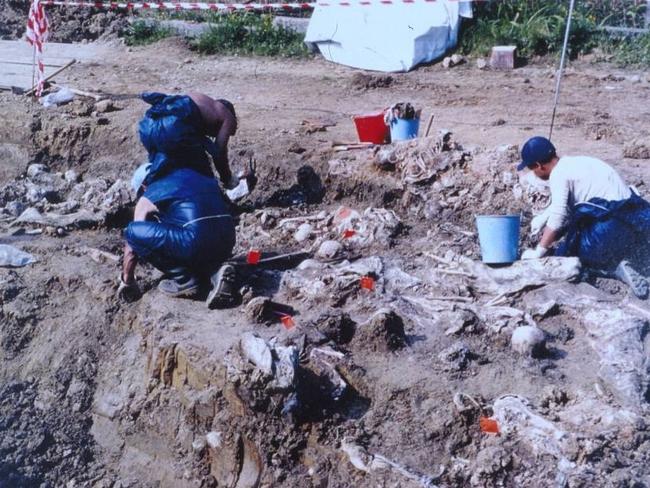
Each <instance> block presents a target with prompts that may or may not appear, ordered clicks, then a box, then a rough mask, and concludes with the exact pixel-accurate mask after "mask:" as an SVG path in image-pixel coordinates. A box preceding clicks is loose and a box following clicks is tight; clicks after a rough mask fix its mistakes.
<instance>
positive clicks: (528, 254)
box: [521, 244, 548, 259]
mask: <svg viewBox="0 0 650 488" xmlns="http://www.w3.org/2000/svg"><path fill="white" fill-rule="evenodd" d="M547 254H548V248H547V247H544V246H542V245H541V244H537V247H536V248H535V249H526V250H525V251H524V252H523V253H521V259H539V258H543V257H544V256H546V255H547Z"/></svg>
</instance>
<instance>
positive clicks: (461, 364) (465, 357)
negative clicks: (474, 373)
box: [438, 342, 472, 371]
mask: <svg viewBox="0 0 650 488" xmlns="http://www.w3.org/2000/svg"><path fill="white" fill-rule="evenodd" d="M438 359H439V360H440V361H441V362H442V363H443V364H444V366H445V368H446V369H449V370H452V371H462V370H464V369H465V368H466V367H467V365H468V364H469V362H470V361H471V360H472V352H471V351H470V349H469V347H467V344H465V343H464V342H456V343H454V344H452V345H451V346H449V347H448V348H447V349H444V350H443V351H441V352H440V354H438Z"/></svg>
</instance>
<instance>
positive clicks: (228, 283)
mask: <svg viewBox="0 0 650 488" xmlns="http://www.w3.org/2000/svg"><path fill="white" fill-rule="evenodd" d="M210 283H211V284H212V290H210V293H208V298H207V300H206V301H205V303H206V305H207V306H208V308H225V307H232V306H233V305H235V304H236V303H237V301H238V299H239V290H238V288H237V270H236V269H235V267H234V266H233V265H232V264H224V265H222V266H221V268H219V271H217V272H216V273H215V274H213V275H212V276H211V277H210Z"/></svg>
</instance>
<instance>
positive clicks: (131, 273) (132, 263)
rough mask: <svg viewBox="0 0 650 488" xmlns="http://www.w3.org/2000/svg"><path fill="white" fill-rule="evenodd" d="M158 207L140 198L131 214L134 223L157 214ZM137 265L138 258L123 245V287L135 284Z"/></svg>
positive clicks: (129, 247) (126, 245)
mask: <svg viewBox="0 0 650 488" xmlns="http://www.w3.org/2000/svg"><path fill="white" fill-rule="evenodd" d="M157 211H158V207H156V205H155V204H154V203H152V202H151V200H149V199H148V198H146V197H140V199H139V200H138V203H136V205H135V211H134V213H133V221H134V222H143V221H145V220H147V216H148V215H149V214H150V213H153V212H157ZM137 264H138V256H137V255H136V254H135V252H134V251H133V249H132V248H131V246H129V245H128V243H127V244H124V259H123V261H122V282H123V283H124V284H125V285H131V284H133V283H134V282H135V268H136V266H137Z"/></svg>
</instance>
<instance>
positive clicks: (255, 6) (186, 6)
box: [41, 0, 481, 12]
mask: <svg viewBox="0 0 650 488" xmlns="http://www.w3.org/2000/svg"><path fill="white" fill-rule="evenodd" d="M437 1H438V0H335V1H327V0H324V1H320V2H304V3H266V4H265V3H205V2H104V1H87V0H42V1H41V3H42V4H43V5H59V6H70V7H94V8H104V9H111V10H113V9H126V10H140V9H144V10H146V9H151V10H211V11H213V12H235V11H239V10H241V11H250V12H257V11H277V10H282V11H285V12H295V11H302V10H312V9H313V8H314V7H316V6H317V5H318V6H321V7H353V6H363V7H367V6H373V5H402V4H414V3H435V2H437ZM448 1H450V2H462V1H465V0H448ZM474 1H481V0H474Z"/></svg>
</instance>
